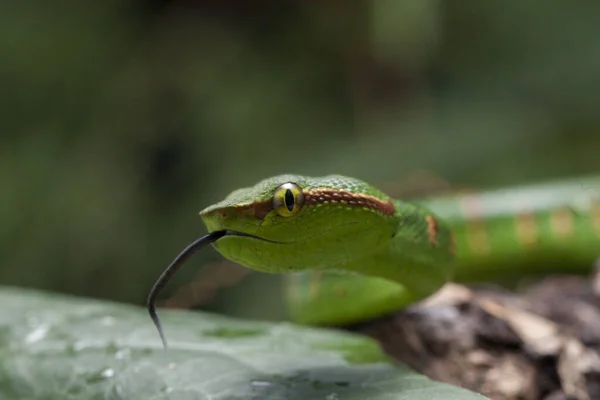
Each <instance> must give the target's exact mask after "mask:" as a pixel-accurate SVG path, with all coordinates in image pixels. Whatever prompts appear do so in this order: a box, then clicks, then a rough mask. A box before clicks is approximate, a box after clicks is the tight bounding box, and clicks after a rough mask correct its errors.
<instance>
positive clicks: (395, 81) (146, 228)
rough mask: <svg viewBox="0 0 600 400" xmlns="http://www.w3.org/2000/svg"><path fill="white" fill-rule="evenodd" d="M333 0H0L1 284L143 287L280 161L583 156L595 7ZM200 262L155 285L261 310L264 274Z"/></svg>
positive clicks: (306, 165) (215, 303)
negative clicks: (220, 206) (202, 213)
mask: <svg viewBox="0 0 600 400" xmlns="http://www.w3.org/2000/svg"><path fill="white" fill-rule="evenodd" d="M338 3H339V2H312V1H296V2H281V1H261V2H251V3H248V4H246V3H243V2H240V4H237V2H217V1H208V2H193V1H162V2H159V1H154V2H151V1H147V2H143V1H139V0H137V1H115V0H112V1H104V2H96V3H90V2H86V3H85V4H84V3H81V2H76V1H74V0H59V1H57V2H53V3H52V5H51V6H50V5H48V4H47V3H46V2H42V1H39V0H38V1H35V0H29V1H25V2H7V1H5V2H3V3H2V4H1V5H0V59H1V60H2V62H0V88H1V90H2V94H3V95H2V96H1V97H0V102H1V106H2V107H1V108H0V109H1V110H2V113H1V115H2V118H1V119H0V124H1V132H2V136H1V146H0V182H2V190H1V196H0V282H1V283H4V284H11V285H23V286H30V287H38V288H45V289H52V290H56V291H62V292H68V293H73V294H79V295H86V296H91V297H101V298H110V299H114V300H119V301H127V302H134V303H141V302H143V301H145V296H146V294H147V291H148V289H149V288H150V286H151V284H152V283H153V281H154V279H155V278H156V277H157V276H158V274H159V273H160V271H161V270H162V268H164V267H165V266H166V265H167V263H168V262H169V261H170V260H171V259H172V258H173V257H174V256H175V254H176V253H177V252H178V251H179V250H180V249H182V248H183V247H184V246H185V245H186V244H187V243H188V242H189V241H191V240H192V239H193V238H194V237H196V236H198V235H199V234H202V233H203V232H204V228H203V226H201V222H200V219H199V218H198V216H197V212H198V211H199V210H200V209H202V208H203V207H205V206H206V205H208V204H211V203H212V202H214V201H216V200H218V199H220V198H221V197H223V196H224V195H225V194H227V193H228V192H229V191H230V190H232V189H235V188H237V187H240V186H243V185H244V186H245V185H249V184H252V183H254V182H255V181H256V180H258V179H261V178H263V177H265V176H270V175H274V174H279V173H284V172H294V173H302V174H315V175H321V174H326V173H331V172H335V173H341V174H349V175H354V176H357V177H360V178H363V179H366V180H369V181H370V182H373V183H375V184H384V183H389V182H396V183H398V182H404V181H403V179H405V178H407V177H410V176H411V175H412V174H415V173H420V172H419V171H425V172H426V173H431V174H433V175H435V176H439V177H441V178H442V179H443V180H444V181H447V182H450V183H451V184H452V185H455V186H459V187H460V186H472V187H483V186H493V185H501V184H502V185H503V184H511V183H517V182H523V181H529V180H534V179H542V178H552V177H558V176H565V175H572V174H583V173H592V172H596V171H598V170H599V169H600V168H599V167H600V158H599V157H598V156H597V149H600V135H599V134H598V132H597V131H598V128H599V127H600V114H598V113H597V105H598V104H599V100H600V90H599V89H600V25H598V23H597V16H598V15H600V3H598V2H595V1H591V0H589V1H575V2H569V3H567V2H559V1H557V0H550V1H547V2H544V3H543V4H542V3H540V2H533V1H507V2H497V3H490V2H480V1H475V0H470V1H464V2H441V1H433V0H408V1H402V2H398V1H394V0H373V1H358V2H347V4H343V5H342V4H341V3H340V4H338ZM211 262H218V264H210V265H209V267H214V268H212V269H210V268H209V269H208V270H209V271H211V270H212V271H218V270H219V269H220V268H228V269H227V271H235V268H237V267H233V266H231V265H227V263H223V262H222V261H221V258H220V257H219V256H218V255H217V254H216V253H215V252H210V251H207V252H205V254H200V255H198V256H197V258H195V261H194V262H193V263H191V264H190V265H189V266H188V267H187V268H186V269H185V270H183V271H182V272H181V273H180V275H179V276H178V277H177V278H176V279H175V280H174V281H173V284H172V285H170V287H169V289H168V291H167V292H169V291H170V292H171V294H173V293H175V292H176V291H177V290H178V288H179V289H180V290H179V292H180V293H184V292H185V290H187V291H188V292H190V293H188V296H187V298H188V300H189V301H190V302H191V303H198V302H200V303H201V304H202V305H209V306H210V307H213V309H216V310H219V311H223V312H227V313H231V314H243V315H251V316H258V317H265V318H271V317H278V316H279V315H280V313H281V310H280V308H279V302H278V299H280V298H281V296H280V293H279V285H278V284H277V282H278V279H277V278H276V277H273V276H265V275H259V274H250V275H249V276H248V278H247V279H245V280H244V281H243V283H240V282H239V279H241V277H242V276H243V275H244V273H242V272H236V273H232V275H231V276H229V275H227V276H223V274H221V278H218V277H216V275H214V274H213V275H202V276H203V278H202V281H201V282H198V281H194V277H195V276H196V274H197V273H198V271H194V267H200V266H206V265H207V264H208V263H211ZM232 276H233V277H235V276H237V277H239V279H238V280H236V279H230V278H231V277H232ZM226 278H227V279H226ZM219 279H220V280H219ZM189 282H195V283H194V284H195V285H196V286H195V287H196V289H198V287H200V289H198V290H192V291H190V290H189V288H190V286H185V285H187V283H189ZM198 285H199V286H198ZM221 286H231V287H232V288H221ZM182 288H183V289H182ZM186 288H187V289H186ZM182 290H183V292H182ZM198 291H200V292H202V293H203V294H198ZM207 293H208V294H209V295H207ZM184 294H185V293H184ZM190 296H191V297H190ZM198 296H199V297H202V299H200V300H199V299H198V298H195V297H198ZM215 296H216V297H215ZM184 297H185V296H184ZM272 299H276V300H275V301H273V300H272ZM180 303H181V302H180Z"/></svg>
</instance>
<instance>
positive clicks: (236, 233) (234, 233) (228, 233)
mask: <svg viewBox="0 0 600 400" xmlns="http://www.w3.org/2000/svg"><path fill="white" fill-rule="evenodd" d="M210 234H216V235H219V237H225V236H242V237H248V238H252V239H258V240H262V241H263V242H269V243H276V244H289V242H279V241H277V240H271V239H266V238H263V237H260V236H256V235H252V234H250V233H245V232H240V231H234V230H232V229H222V230H218V231H212V232H210Z"/></svg>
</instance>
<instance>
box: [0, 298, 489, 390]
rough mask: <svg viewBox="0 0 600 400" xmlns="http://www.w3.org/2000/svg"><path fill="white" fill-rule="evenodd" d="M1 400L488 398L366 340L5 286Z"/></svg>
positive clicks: (0, 342)
mask: <svg viewBox="0 0 600 400" xmlns="http://www.w3.org/2000/svg"><path fill="white" fill-rule="evenodd" d="M0 302H1V303H2V304H10V305H11V307H10V308H9V309H8V310H7V312H4V313H2V314H0V346H1V349H2V363H1V364H0V398H2V399H57V400H58V399H60V400H99V399H110V400H147V399H154V400H167V399H203V400H204V399H229V400H234V399H255V400H256V399H264V400H269V399H270V400H275V399H290V400H294V399H302V400H315V399H319V400H322V399H327V400H335V399H343V398H346V399H348V398H354V399H357V398H363V399H364V398H368V399H373V400H385V399H390V398H396V399H398V398H411V399H415V400H421V399H423V400H429V399H432V398H439V399H442V398H443V399H448V400H485V399H487V398H486V397H483V396H481V395H478V394H475V393H473V392H470V391H468V390H466V389H462V388H458V387H455V386H451V385H448V384H444V383H439V382H434V381H432V380H430V379H428V378H427V377H425V376H424V375H420V374H417V373H416V372H413V371H411V370H409V369H408V368H407V367H405V366H403V365H398V364H395V363H393V362H392V360H390V358H389V357H387V356H386V355H385V354H383V351H382V350H381V349H380V348H379V345H378V344H377V343H376V342H375V341H374V340H372V339H368V338H365V337H359V336H358V335H352V334H349V333H347V332H341V331H338V332H335V331H333V330H319V329H308V328H304V327H298V326H293V325H290V324H285V323H279V324H273V323H271V324H268V323H264V322H253V321H240V320H237V319H231V318H225V317H220V316H213V315H207V314H199V313H194V315H191V314H190V313H189V312H170V313H165V317H166V318H165V322H166V323H167V324H168V327H169V329H168V331H169V332H170V333H171V334H169V343H170V345H169V351H168V352H165V350H164V349H163V348H162V346H161V344H160V339H159V338H158V335H157V333H156V330H154V329H153V327H152V325H151V324H147V323H145V322H147V320H148V315H147V314H146V312H145V310H143V309H142V308H141V307H135V308H134V307H132V306H126V305H123V304H114V303H108V302H101V301H94V300H86V299H78V300H77V301H73V298H70V297H67V296H57V295H48V294H46V293H36V292H35V291H31V290H14V289H10V288H3V287H0Z"/></svg>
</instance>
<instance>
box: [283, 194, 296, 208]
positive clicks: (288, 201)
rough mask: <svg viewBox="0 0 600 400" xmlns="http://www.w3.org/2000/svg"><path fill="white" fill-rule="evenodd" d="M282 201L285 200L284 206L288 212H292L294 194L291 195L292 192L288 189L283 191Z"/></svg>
mask: <svg viewBox="0 0 600 400" xmlns="http://www.w3.org/2000/svg"><path fill="white" fill-rule="evenodd" d="M284 200H285V206H286V207H287V209H288V210H289V212H292V210H293V209H294V193H292V191H291V190H290V189H287V190H286V191H285V198H284Z"/></svg>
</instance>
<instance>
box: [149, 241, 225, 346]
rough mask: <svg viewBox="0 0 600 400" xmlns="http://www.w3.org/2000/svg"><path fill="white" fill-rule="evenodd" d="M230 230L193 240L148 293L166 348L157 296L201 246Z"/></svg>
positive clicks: (155, 322) (150, 310)
mask: <svg viewBox="0 0 600 400" xmlns="http://www.w3.org/2000/svg"><path fill="white" fill-rule="evenodd" d="M227 234H228V231H226V230H222V231H214V232H211V233H209V234H208V235H204V236H202V237H200V238H198V239H196V240H195V241H193V242H192V243H191V244H190V245H188V246H187V247H186V248H185V249H183V251H182V252H181V253H179V255H178V256H177V257H175V259H174V260H173V261H172V262H171V264H170V265H169V266H168V267H167V268H166V269H165V270H164V271H163V273H162V274H161V275H160V276H159V277H158V279H157V280H156V282H155V283H154V286H152V289H151V290H150V294H149V295H148V301H147V304H148V313H150V318H152V321H153V322H154V325H155V326H156V329H157V330H158V334H159V335H160V339H161V340H162V343H163V346H164V347H165V349H166V348H167V340H166V339H165V335H164V333H163V329H162V325H161V323H160V319H159V318H158V314H157V313H156V298H157V297H158V294H159V293H160V291H161V290H162V288H163V287H164V286H165V285H166V284H167V283H168V282H169V280H170V279H171V278H172V277H173V275H175V272H177V270H178V269H179V268H180V267H181V266H182V265H183V264H184V263H185V262H186V261H187V260H188V259H189V258H190V257H191V256H192V255H193V254H194V253H196V252H197V251H198V250H200V249H201V248H203V247H205V246H207V245H209V244H212V243H214V242H216V241H217V240H219V239H220V238H222V237H223V236H225V235H227Z"/></svg>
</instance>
